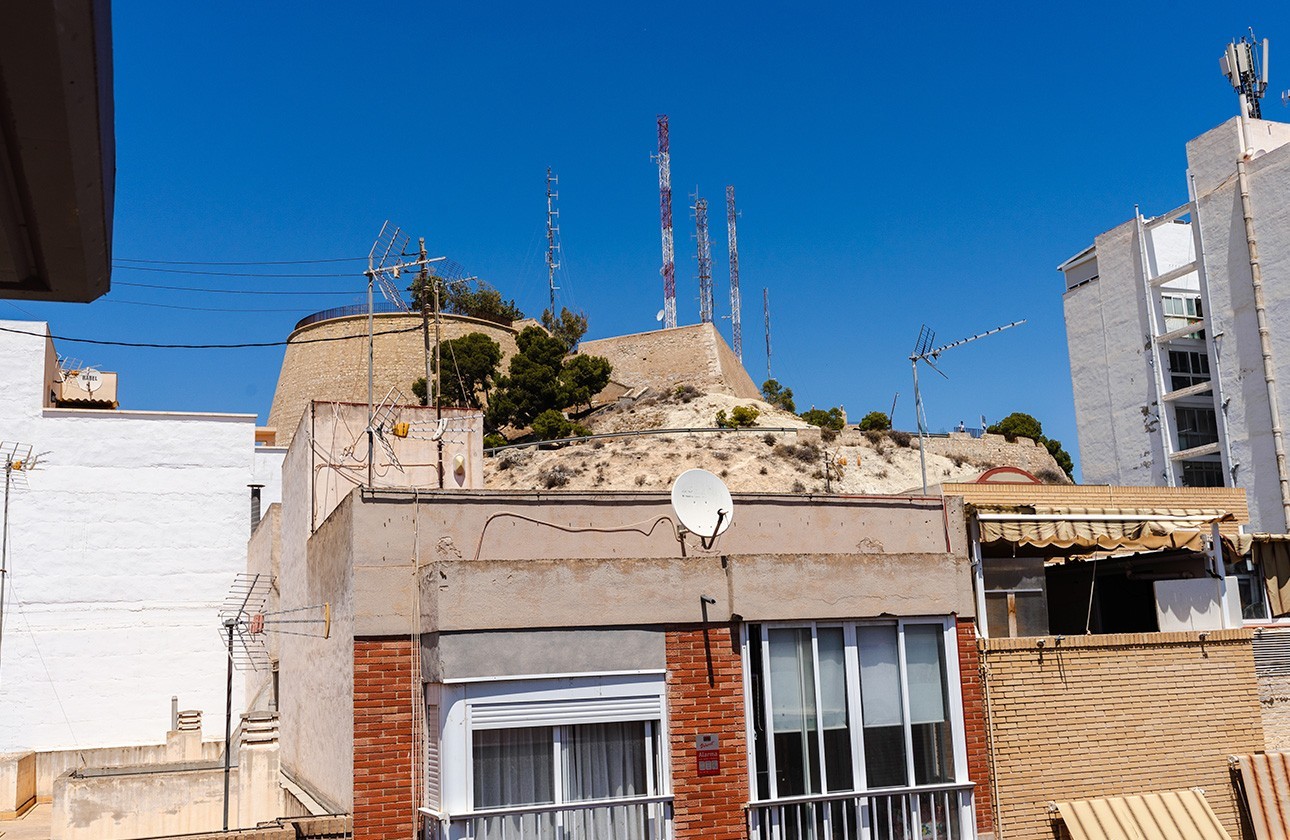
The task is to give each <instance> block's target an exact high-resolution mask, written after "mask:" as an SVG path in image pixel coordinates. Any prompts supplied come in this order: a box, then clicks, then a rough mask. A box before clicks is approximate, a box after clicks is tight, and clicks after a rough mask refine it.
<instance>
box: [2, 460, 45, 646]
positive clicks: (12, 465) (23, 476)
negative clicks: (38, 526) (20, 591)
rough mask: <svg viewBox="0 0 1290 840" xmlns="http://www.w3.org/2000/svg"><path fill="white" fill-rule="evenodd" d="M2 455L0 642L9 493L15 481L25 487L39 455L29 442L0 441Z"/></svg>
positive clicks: (7, 565) (7, 548) (5, 576)
mask: <svg viewBox="0 0 1290 840" xmlns="http://www.w3.org/2000/svg"><path fill="white" fill-rule="evenodd" d="M0 456H3V457H4V521H3V522H0V643H2V642H3V641H4V597H5V579H6V578H8V577H9V493H10V491H11V490H12V488H13V485H14V483H15V482H17V484H18V485H19V486H20V487H22V488H24V489H25V488H26V487H27V486H28V485H27V473H29V472H31V471H32V470H34V469H35V468H36V462H37V461H38V460H39V456H37V455H32V451H31V444H27V443H15V442H13V441H0Z"/></svg>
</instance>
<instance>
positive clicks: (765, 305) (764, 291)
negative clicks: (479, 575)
mask: <svg viewBox="0 0 1290 840" xmlns="http://www.w3.org/2000/svg"><path fill="white" fill-rule="evenodd" d="M761 308H762V312H763V313H765V315H766V378H767V379H774V378H775V377H773V376H771V375H770V289H768V288H766V287H765V286H762V287H761Z"/></svg>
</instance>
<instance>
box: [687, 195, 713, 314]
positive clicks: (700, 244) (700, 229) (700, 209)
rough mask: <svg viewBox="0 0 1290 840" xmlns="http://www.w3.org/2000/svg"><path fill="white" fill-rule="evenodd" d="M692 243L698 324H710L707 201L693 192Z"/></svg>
mask: <svg viewBox="0 0 1290 840" xmlns="http://www.w3.org/2000/svg"><path fill="white" fill-rule="evenodd" d="M693 198H694V205H693V207H692V208H691V209H692V210H694V242H695V246H696V247H697V250H698V253H697V255H696V259H697V260H698V263H699V323H701V324H711V323H712V308H713V307H712V244H711V243H710V242H709V240H708V200H707V199H706V198H699V190H698V188H695V190H694V196H693Z"/></svg>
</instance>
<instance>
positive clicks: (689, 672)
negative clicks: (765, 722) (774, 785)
mask: <svg viewBox="0 0 1290 840" xmlns="http://www.w3.org/2000/svg"><path fill="white" fill-rule="evenodd" d="M666 635H667V703H668V716H669V718H670V726H669V730H670V731H669V738H670V744H671V750H672V792H673V794H675V797H676V806H675V812H674V826H675V830H676V840H691V838H695V840H697V839H698V838H703V840H743V838H745V837H746V836H747V828H746V826H745V823H744V810H743V809H744V805H746V804H747V803H748V749H747V745H746V743H745V742H746V740H747V739H746V737H745V731H746V730H745V723H744V687H743V669H742V664H741V661H740V657H739V633H738V631H737V630H736V628H735V626H734V625H730V624H707V625H684V626H674V627H669V628H668V629H667V634H666ZM706 734H715V735H716V736H717V737H718V738H719V739H720V742H719V746H720V751H721V770H720V773H719V774H718V775H715V776H700V775H699V774H698V765H697V757H696V755H695V746H694V742H695V739H696V738H697V737H698V736H699V735H706Z"/></svg>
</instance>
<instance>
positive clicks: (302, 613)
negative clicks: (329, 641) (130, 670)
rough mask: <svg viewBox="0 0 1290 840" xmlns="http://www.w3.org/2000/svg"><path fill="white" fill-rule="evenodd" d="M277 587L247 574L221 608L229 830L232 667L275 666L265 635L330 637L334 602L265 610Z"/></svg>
mask: <svg viewBox="0 0 1290 840" xmlns="http://www.w3.org/2000/svg"><path fill="white" fill-rule="evenodd" d="M273 587H274V582H273V578H272V576H270V575H267V574H259V573H254V572H243V573H242V574H239V575H238V576H237V577H236V578H235V579H234V581H233V586H232V587H231V588H230V589H229V591H228V594H227V595H226V596H225V597H224V603H223V605H222V606H221V607H220V611H219V621H220V627H221V629H222V631H223V632H222V633H221V636H223V639H224V643H225V646H226V650H227V654H228V682H227V690H226V694H225V698H224V830H225V831H228V804H229V801H228V800H229V797H228V792H229V769H230V764H231V756H232V745H233V671H234V670H235V669H236V670H238V671H262V670H267V669H269V668H271V667H272V660H271V658H270V654H269V647H268V645H267V644H266V642H265V637H266V634H268V633H270V632H272V633H280V634H285V635H289V636H312V637H313V638H316V639H326V638H329V637H330V636H331V604H317V605H314V606H308V607H299V608H296V609H291V610H277V611H274V612H266V611H265V606H266V605H267V604H268V602H269V593H270V591H271V590H272V589H273Z"/></svg>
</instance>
